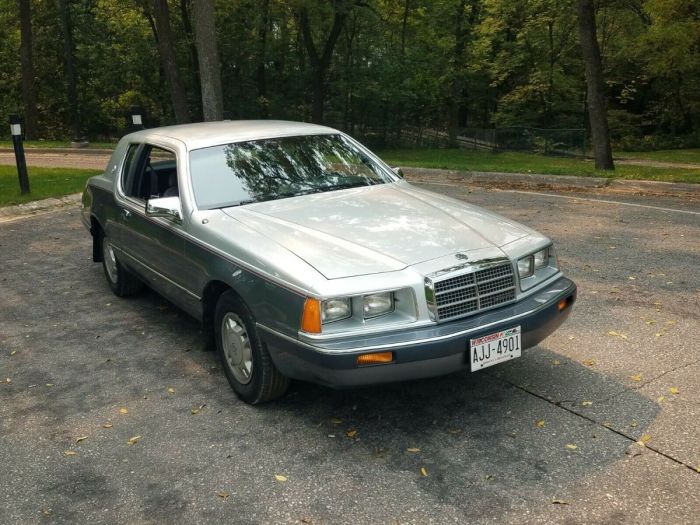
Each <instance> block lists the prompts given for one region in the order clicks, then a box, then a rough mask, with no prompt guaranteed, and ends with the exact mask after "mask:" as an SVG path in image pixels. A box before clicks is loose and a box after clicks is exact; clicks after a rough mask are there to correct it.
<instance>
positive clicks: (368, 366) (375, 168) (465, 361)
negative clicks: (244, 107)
mask: <svg viewBox="0 0 700 525" xmlns="http://www.w3.org/2000/svg"><path fill="white" fill-rule="evenodd" d="M82 219H83V222H84V223H85V225H86V226H87V227H88V228H89V230H90V233H91V234H92V238H93V260H94V261H96V262H102V264H103V266H104V273H105V276H106V278H107V282H108V284H109V286H110V288H111V289H112V291H113V292H114V293H115V294H116V295H118V296H120V297H121V296H127V295H130V294H132V293H134V292H136V291H137V290H138V289H139V288H140V287H141V286H142V285H143V283H145V284H147V285H148V286H150V287H152V288H153V289H154V290H156V291H158V292H159V293H160V294H162V295H163V296H164V297H166V298H167V299H169V300H170V301H172V302H173V303H175V304H176V305H178V306H179V307H180V308H182V309H183V310H185V311H186V312H188V313H190V314H191V315H193V316H194V317H195V318H197V319H199V320H200V321H201V322H202V323H203V326H204V328H205V333H206V334H208V336H209V337H210V338H211V339H212V340H213V342H214V343H215V345H216V348H217V351H218V352H219V354H220V357H221V361H222V363H223V368H224V371H225V373H226V377H227V378H228V381H229V382H230V384H231V386H232V387H233V389H234V390H235V392H236V393H237V394H238V396H239V397H240V398H241V399H243V400H244V401H246V402H248V403H260V402H264V401H268V400H270V399H273V398H275V397H278V396H280V395H282V394H283V393H284V392H285V390H286V389H287V387H288V385H289V381H290V379H301V380H305V381H312V382H315V383H320V384H323V385H328V386H332V387H353V386H359V385H368V384H374V383H384V382H390V381H400V380H407V379H415V378H424V377H431V376H437V375H441V374H447V373H450V372H455V371H459V370H471V371H472V372H476V371H478V370H482V369H483V368H486V367H488V366H492V365H495V364H498V363H502V362H504V361H508V360H511V359H514V358H517V357H519V356H520V355H521V352H522V350H523V349H525V348H528V347H531V346H534V345H536V344H537V343H538V342H540V341H541V340H542V339H544V338H545V337H547V335H549V334H550V333H552V332H553V331H554V330H555V329H556V328H557V327H559V325H561V323H562V322H563V321H564V320H565V319H566V318H567V317H568V315H569V313H570V311H571V306H572V304H573V303H574V301H575V299H576V286H575V284H574V283H573V282H572V281H570V280H569V279H567V278H566V277H564V276H563V275H562V273H561V272H560V271H559V265H558V260H557V255H556V252H555V251H554V248H553V246H552V242H551V241H550V240H549V239H548V238H547V237H545V236H543V235H541V234H539V233H537V232H536V231H533V230H531V229H530V228H527V227H526V226H523V225H521V224H518V223H516V222H514V221H512V220H509V219H506V218H504V217H501V216H499V215H496V214H494V213H491V212H489V211H486V210H484V209H481V208H478V207H476V206H472V205H470V204H467V203H464V202H462V201H459V200H455V199H452V198H449V197H446V196H443V195H438V194H435V193H432V192H430V191H427V190H424V189H422V188H419V187H416V186H413V185H411V184H409V183H407V182H406V181H404V180H403V179H402V177H401V176H400V173H396V172H395V171H394V170H392V169H391V168H389V167H388V166H387V165H386V164H385V163H384V162H382V161H381V160H380V159H379V158H378V157H377V156H375V155H374V154H372V153H371V152H370V151H369V150H367V149H366V148H365V147H363V146H362V145H360V144H359V143H357V142H356V141H355V140H353V139H352V138H350V137H349V136H347V135H345V134H344V133H341V132H339V131H337V130H334V129H330V128H327V127H323V126H317V125H311V124H303V123H296V122H281V121H238V122H216V123H204V124H191V125H182V126H172V127H164V128H157V129H149V130H144V131H139V132H136V133H132V134H130V135H127V136H125V137H124V138H123V139H122V140H121V141H120V142H119V144H118V146H117V148H116V149H115V151H114V154H113V156H112V158H111V160H110V162H109V164H108V166H107V170H106V171H105V172H104V173H103V174H101V175H98V176H96V177H92V178H91V179H90V180H89V181H88V184H87V187H86V189H85V193H84V195H83V213H82Z"/></svg>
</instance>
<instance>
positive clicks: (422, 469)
mask: <svg viewBox="0 0 700 525" xmlns="http://www.w3.org/2000/svg"><path fill="white" fill-rule="evenodd" d="M420 475H421V476H427V475H428V469H426V468H425V467H421V468H420Z"/></svg>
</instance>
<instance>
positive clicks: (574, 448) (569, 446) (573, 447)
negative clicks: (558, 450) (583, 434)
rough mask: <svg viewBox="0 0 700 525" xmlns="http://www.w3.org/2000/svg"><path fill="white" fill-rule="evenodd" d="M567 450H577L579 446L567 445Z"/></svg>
mask: <svg viewBox="0 0 700 525" xmlns="http://www.w3.org/2000/svg"><path fill="white" fill-rule="evenodd" d="M566 448H568V449H569V450H576V449H577V448H578V446H576V445H574V444H573V443H567V444H566Z"/></svg>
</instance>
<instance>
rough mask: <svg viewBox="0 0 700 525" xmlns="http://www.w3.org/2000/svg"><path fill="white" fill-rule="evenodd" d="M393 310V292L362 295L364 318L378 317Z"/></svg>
mask: <svg viewBox="0 0 700 525" xmlns="http://www.w3.org/2000/svg"><path fill="white" fill-rule="evenodd" d="M393 311H394V294H393V292H386V293H374V294H371V295H365V296H364V297H362V314H363V315H364V317H365V319H371V318H372V317H379V316H380V315H384V314H388V313H390V312H393Z"/></svg>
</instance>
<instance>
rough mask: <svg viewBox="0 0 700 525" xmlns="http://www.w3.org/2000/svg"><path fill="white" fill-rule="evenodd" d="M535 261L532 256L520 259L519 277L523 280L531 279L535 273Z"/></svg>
mask: <svg viewBox="0 0 700 525" xmlns="http://www.w3.org/2000/svg"><path fill="white" fill-rule="evenodd" d="M534 266H535V260H534V258H533V256H532V255H528V256H527V257H523V258H522V259H518V275H520V278H521V279H524V278H525V277H530V276H531V275H532V272H533V271H534Z"/></svg>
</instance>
